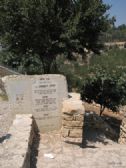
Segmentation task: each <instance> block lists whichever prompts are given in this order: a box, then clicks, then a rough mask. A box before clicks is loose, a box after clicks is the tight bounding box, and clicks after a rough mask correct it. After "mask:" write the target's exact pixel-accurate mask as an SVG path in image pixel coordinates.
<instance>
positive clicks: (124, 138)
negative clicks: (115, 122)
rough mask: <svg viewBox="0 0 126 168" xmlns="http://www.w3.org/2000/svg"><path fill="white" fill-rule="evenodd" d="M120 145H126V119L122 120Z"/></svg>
mask: <svg viewBox="0 0 126 168" xmlns="http://www.w3.org/2000/svg"><path fill="white" fill-rule="evenodd" d="M118 142H119V144H126V117H125V118H124V119H123V120H122V124H121V126H120V137H119V141H118Z"/></svg>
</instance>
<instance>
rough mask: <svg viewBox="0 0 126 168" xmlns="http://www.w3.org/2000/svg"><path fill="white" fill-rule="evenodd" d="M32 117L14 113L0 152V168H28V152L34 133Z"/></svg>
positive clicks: (29, 151)
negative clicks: (14, 116) (13, 118)
mask: <svg viewBox="0 0 126 168" xmlns="http://www.w3.org/2000/svg"><path fill="white" fill-rule="evenodd" d="M34 126H35V125H34V122H33V117H32V115H31V114H29V115H26V114H25V115H16V119H15V120H14V122H13V125H12V126H11V128H10V130H9V132H8V134H7V137H6V140H5V141H4V142H3V144H2V148H3V149H4V150H3V152H2V153H0V168H30V153H31V146H32V142H33V137H34V135H35V134H34V133H35V129H36V128H35V127H34Z"/></svg>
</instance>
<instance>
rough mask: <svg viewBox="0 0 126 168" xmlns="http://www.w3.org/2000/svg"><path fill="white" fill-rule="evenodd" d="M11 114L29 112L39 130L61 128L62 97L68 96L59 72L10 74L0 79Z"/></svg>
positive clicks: (64, 82)
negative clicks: (30, 74) (31, 74)
mask: <svg viewBox="0 0 126 168" xmlns="http://www.w3.org/2000/svg"><path fill="white" fill-rule="evenodd" d="M2 80H3V82H4V84H5V89H6V92H7V94H8V97H9V102H10V108H11V111H12V113H13V114H14V115H15V114H31V113H32V114H33V116H34V117H35V119H36V122H37V124H38V127H39V130H40V131H41V132H47V131H51V130H56V129H60V128H61V124H62V123H61V116H62V114H61V110H62V101H63V100H65V99H67V98H68V92H67V82H66V78H65V77H64V76H63V75H51V74H49V75H34V76H28V75H12V76H6V77H4V78H3V79H2Z"/></svg>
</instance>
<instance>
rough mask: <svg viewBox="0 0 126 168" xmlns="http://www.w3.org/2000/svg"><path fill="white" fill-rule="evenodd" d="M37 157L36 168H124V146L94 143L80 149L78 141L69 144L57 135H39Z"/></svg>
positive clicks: (125, 158) (125, 165) (125, 153)
mask: <svg viewBox="0 0 126 168" xmlns="http://www.w3.org/2000/svg"><path fill="white" fill-rule="evenodd" d="M37 155H38V156H36V157H37V158H36V159H37V163H36V168H67V167H69V168H126V146H125V145H119V144H117V143H115V144H112V145H110V144H109V145H103V144H101V143H95V145H94V146H87V147H86V148H82V147H81V146H80V143H78V139H74V141H73V142H71V143H70V142H67V139H64V138H62V137H61V136H60V134H58V133H53V134H51V133H50V134H43V135H40V142H39V148H38V152H37ZM31 165H34V164H33V163H31ZM32 168H35V167H34V166H33V167H32Z"/></svg>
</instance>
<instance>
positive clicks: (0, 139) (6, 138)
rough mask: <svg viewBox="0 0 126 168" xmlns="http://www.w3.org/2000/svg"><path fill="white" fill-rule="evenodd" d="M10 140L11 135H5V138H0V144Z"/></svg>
mask: <svg viewBox="0 0 126 168" xmlns="http://www.w3.org/2000/svg"><path fill="white" fill-rule="evenodd" d="M10 138H11V134H6V135H5V136H2V137H0V143H3V142H4V141H5V140H8V139H10Z"/></svg>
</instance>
